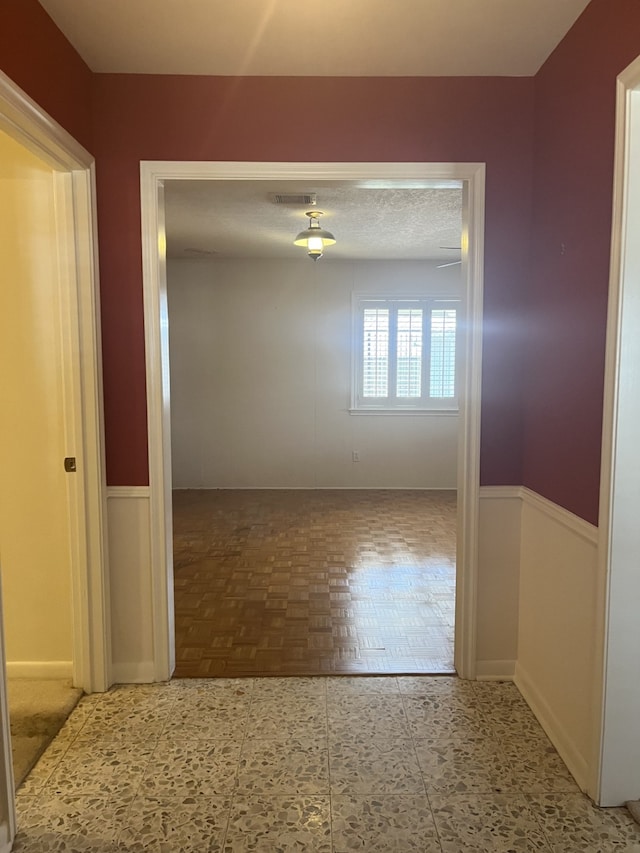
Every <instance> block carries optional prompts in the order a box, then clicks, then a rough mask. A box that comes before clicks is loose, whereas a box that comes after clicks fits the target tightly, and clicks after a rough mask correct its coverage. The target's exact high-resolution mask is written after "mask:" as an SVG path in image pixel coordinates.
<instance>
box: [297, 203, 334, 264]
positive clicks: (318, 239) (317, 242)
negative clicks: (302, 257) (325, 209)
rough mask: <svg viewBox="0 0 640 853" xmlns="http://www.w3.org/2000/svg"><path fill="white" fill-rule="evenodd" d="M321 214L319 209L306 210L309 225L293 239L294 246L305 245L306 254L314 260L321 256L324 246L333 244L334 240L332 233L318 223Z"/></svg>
mask: <svg viewBox="0 0 640 853" xmlns="http://www.w3.org/2000/svg"><path fill="white" fill-rule="evenodd" d="M323 215H324V214H323V213H322V211H321V210H308V211H307V212H306V213H305V216H308V217H309V227H308V228H306V229H305V230H304V231H301V232H300V233H299V234H298V236H297V237H296V239H295V240H294V241H293V243H294V245H295V246H306V249H307V254H308V255H309V257H310V258H311V259H312V260H314V261H317V260H318V258H321V257H322V254H323V252H324V247H325V246H333V244H334V243H335V242H336V238H335V237H334V236H333V234H332V233H331V232H330V231H325V230H324V228H322V227H321V225H320V217H321V216H323Z"/></svg>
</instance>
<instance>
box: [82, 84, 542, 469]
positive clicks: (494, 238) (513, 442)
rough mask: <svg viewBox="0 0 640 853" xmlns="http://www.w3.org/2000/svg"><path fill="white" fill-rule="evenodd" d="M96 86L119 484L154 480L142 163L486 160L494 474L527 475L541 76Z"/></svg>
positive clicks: (111, 464) (111, 459)
mask: <svg viewBox="0 0 640 853" xmlns="http://www.w3.org/2000/svg"><path fill="white" fill-rule="evenodd" d="M311 87H312V88H313V91H314V100H313V106H311V105H310V102H309V94H308V93H309V90H310V88H311ZM94 93H95V100H94V113H95V124H94V138H95V153H96V160H97V181H98V222H99V234H100V269H101V290H102V316H103V346H104V379H105V383H104V386H105V410H106V428H107V430H106V431H107V466H108V478H109V483H110V484H113V485H116V484H117V485H141V484H142V485H143V484H146V483H147V482H148V480H147V477H148V470H147V443H146V441H147V437H146V418H145V405H146V404H145V367H144V339H143V306H142V280H141V279H142V270H141V250H140V198H139V164H140V161H141V160H253V161H320V162H324V161H334V162H337V161H344V162H366V161H371V162H375V161H381V162H385V161H386V162H403V161H435V162H438V161H445V162H449V161H459V162H463V161H474V162H475V161H481V162H486V163H487V196H486V269H485V292H486V297H485V311H486V332H485V340H484V380H483V381H484V387H483V406H482V482H483V483H485V484H505V483H511V484H519V483H520V482H521V478H522V470H521V452H522V447H521V436H522V414H521V397H520V389H521V384H522V375H521V367H520V363H521V359H520V356H521V336H522V328H521V317H522V304H523V298H524V293H525V291H526V288H525V279H526V276H527V275H528V268H527V253H528V247H529V229H530V216H531V167H532V134H533V127H532V115H533V81H532V79H530V78H381V79H372V78H343V79H329V78H318V79H315V80H310V79H308V78H305V79H300V78H288V77H287V78H273V77H271V78H255V77H254V78H211V77H189V76H136V75H108V74H107V75H105V74H99V75H96V77H95V84H94Z"/></svg>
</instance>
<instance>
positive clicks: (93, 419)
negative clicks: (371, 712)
mask: <svg viewBox="0 0 640 853" xmlns="http://www.w3.org/2000/svg"><path fill="white" fill-rule="evenodd" d="M0 145H1V146H2V150H3V157H2V158H1V159H2V169H3V171H2V174H1V175H0V180H1V183H2V193H3V205H2V216H3V217H4V219H3V228H2V233H3V241H4V242H3V252H2V255H3V261H4V263H5V266H6V267H7V269H5V272H6V273H7V274H6V282H5V283H6V285H7V286H6V287H5V288H3V297H2V299H3V306H2V308H3V310H2V315H3V317H4V318H5V323H6V326H3V335H2V338H3V344H2V345H3V346H4V347H5V357H4V358H3V364H4V365H5V371H4V373H3V379H4V383H3V400H2V404H3V412H4V414H3V418H2V430H3V433H2V454H3V462H2V468H3V480H2V498H1V499H0V506H1V511H0V514H1V516H2V517H1V518H0V553H1V554H2V574H3V580H4V581H5V583H4V602H5V610H4V612H2V611H1V610H0V715H1V718H2V720H1V721H2V740H1V743H0V764H1V766H2V773H1V774H0V819H1V820H2V824H1V825H0V843H4V842H7V843H10V842H11V840H12V838H13V835H14V833H15V810H14V776H13V772H12V760H11V738H10V725H9V703H8V699H7V679H6V675H7V669H9V671H10V672H11V674H12V675H15V676H18V677H20V678H34V677H36V678H45V679H47V680H51V679H55V678H58V677H60V678H62V679H63V680H64V681H65V682H66V683H67V684H68V685H71V684H73V685H74V687H75V688H76V691H85V692H94V691H96V690H105V689H106V688H107V687H108V686H109V659H108V649H109V630H108V619H109V615H108V610H107V604H108V594H107V583H106V577H105V566H106V559H105V547H104V528H103V510H104V493H105V489H104V476H103V439H102V435H103V426H102V407H101V370H100V362H99V355H98V353H99V332H98V312H97V295H96V285H95V282H96V280H97V269H96V263H95V257H94V221H95V216H94V189H93V173H92V163H93V160H92V158H91V156H90V155H89V154H88V152H86V151H85V150H84V149H83V148H82V147H81V146H80V145H79V144H78V143H77V142H75V140H73V139H72V137H70V136H69V134H67V133H66V131H64V130H63V129H62V128H61V127H59V126H58V125H57V124H56V123H55V122H54V121H53V120H52V119H51V118H50V117H49V116H47V115H46V114H45V113H43V112H42V110H40V108H39V107H38V106H37V105H36V104H35V103H34V102H33V101H31V100H30V99H29V98H28V96H27V95H26V94H25V93H24V92H22V91H21V90H20V89H19V88H18V87H17V86H15V85H14V84H13V83H12V81H11V80H10V79H9V78H7V77H6V76H5V75H2V74H0ZM81 353H82V358H81V356H80V354H81ZM25 580H27V583H26V584H25V583H24V581H25ZM5 634H6V640H7V642H6V644H5ZM76 695H77V692H76ZM67 698H68V697H65V701H66V699H67ZM57 713H60V714H61V715H62V716H64V713H65V711H64V710H59V712H55V713H54V715H53V716H55V715H56V714H57ZM52 722H53V725H54V727H55V724H56V721H52ZM57 722H60V718H58V720H57Z"/></svg>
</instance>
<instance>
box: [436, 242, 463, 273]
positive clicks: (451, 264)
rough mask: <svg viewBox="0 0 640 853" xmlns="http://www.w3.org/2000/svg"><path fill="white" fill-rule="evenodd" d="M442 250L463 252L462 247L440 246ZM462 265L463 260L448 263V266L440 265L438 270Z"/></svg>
mask: <svg viewBox="0 0 640 853" xmlns="http://www.w3.org/2000/svg"><path fill="white" fill-rule="evenodd" d="M440 248H441V249H451V250H452V251H455V252H459V251H461V247H460V246H440ZM461 263H462V258H461V259H460V260H458V261H448V262H447V263H446V264H438V265H437V267H436V269H438V270H441V269H444V268H445V267H456V266H458V264H461Z"/></svg>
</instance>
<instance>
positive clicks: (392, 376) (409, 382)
mask: <svg viewBox="0 0 640 853" xmlns="http://www.w3.org/2000/svg"><path fill="white" fill-rule="evenodd" d="M458 304H459V303H458V302H457V301H456V300H451V299H446V300H445V299H433V298H428V299H427V298H414V299H377V298H375V299H374V298H368V297H367V298H365V297H358V298H357V299H356V301H355V324H354V325H355V332H356V340H355V348H354V352H355V361H356V364H355V371H354V374H355V388H354V395H353V397H354V399H353V406H352V408H353V409H356V410H360V409H362V410H366V409H373V410H391V411H401V410H409V411H410V410H416V409H417V410H433V409H448V410H451V409H457V407H458V400H457V388H456V330H457V316H458Z"/></svg>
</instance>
